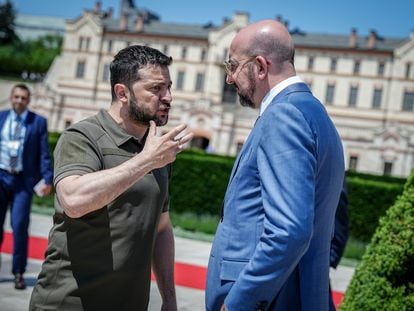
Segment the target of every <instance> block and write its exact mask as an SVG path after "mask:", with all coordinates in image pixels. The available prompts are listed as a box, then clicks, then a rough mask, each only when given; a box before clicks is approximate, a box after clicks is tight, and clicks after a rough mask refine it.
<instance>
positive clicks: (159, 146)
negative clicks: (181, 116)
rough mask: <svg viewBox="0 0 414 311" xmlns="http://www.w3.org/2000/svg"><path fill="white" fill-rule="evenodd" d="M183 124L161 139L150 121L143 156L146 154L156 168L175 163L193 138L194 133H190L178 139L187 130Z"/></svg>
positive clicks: (153, 123)
mask: <svg viewBox="0 0 414 311" xmlns="http://www.w3.org/2000/svg"><path fill="white" fill-rule="evenodd" d="M186 127H187V126H186V125H185V124H181V125H179V126H177V127H176V128H174V129H172V130H171V131H169V132H168V133H166V134H164V135H163V136H161V137H158V136H156V125H155V122H154V121H150V127H149V132H148V136H147V139H146V142H145V146H144V149H143V150H142V154H146V155H147V156H148V158H149V159H150V160H151V161H152V162H153V166H154V168H160V167H163V166H165V165H167V164H169V163H171V162H173V161H174V160H175V158H176V156H177V153H179V152H180V151H181V150H182V149H183V146H184V145H185V144H186V143H188V142H189V141H190V140H191V139H192V138H193V133H188V134H186V135H184V136H182V137H180V138H177V136H179V135H180V134H181V133H182V132H183V131H184V130H185V129H186Z"/></svg>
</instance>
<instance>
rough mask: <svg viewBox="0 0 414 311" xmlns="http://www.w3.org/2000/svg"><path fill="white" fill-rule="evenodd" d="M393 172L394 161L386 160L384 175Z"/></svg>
mask: <svg viewBox="0 0 414 311" xmlns="http://www.w3.org/2000/svg"><path fill="white" fill-rule="evenodd" d="M391 174H392V162H384V175H391Z"/></svg>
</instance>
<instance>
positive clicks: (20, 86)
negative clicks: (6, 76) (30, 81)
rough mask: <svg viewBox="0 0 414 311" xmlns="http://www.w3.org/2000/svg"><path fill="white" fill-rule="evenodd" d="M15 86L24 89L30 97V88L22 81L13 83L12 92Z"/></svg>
mask: <svg viewBox="0 0 414 311" xmlns="http://www.w3.org/2000/svg"><path fill="white" fill-rule="evenodd" d="M17 88H19V89H22V90H25V91H26V92H27V94H28V95H29V97H30V89H29V88H28V86H27V85H26V84H23V83H19V84H15V85H14V86H13V88H12V92H13V91H14V89H17Z"/></svg>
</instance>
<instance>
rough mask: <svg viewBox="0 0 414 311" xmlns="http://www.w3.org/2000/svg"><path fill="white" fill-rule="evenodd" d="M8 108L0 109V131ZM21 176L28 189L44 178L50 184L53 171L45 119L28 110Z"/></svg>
mask: <svg viewBox="0 0 414 311" xmlns="http://www.w3.org/2000/svg"><path fill="white" fill-rule="evenodd" d="M9 112H10V110H4V111H0V131H1V130H2V129H3V126H4V123H5V121H6V119H7V116H8V115H9ZM0 139H1V138H0ZM23 176H24V179H25V183H26V187H27V189H28V190H30V191H33V187H34V185H36V183H37V182H39V180H40V179H42V178H44V180H45V181H46V183H47V184H52V179H53V172H52V168H51V165H50V153H49V144H48V133H47V121H46V119H45V118H43V117H41V116H39V115H38V114H35V113H33V112H31V111H29V113H28V115H27V118H26V134H25V137H24V146H23Z"/></svg>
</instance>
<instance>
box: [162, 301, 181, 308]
mask: <svg viewBox="0 0 414 311" xmlns="http://www.w3.org/2000/svg"><path fill="white" fill-rule="evenodd" d="M161 311H177V303H176V301H175V300H174V301H170V302H163V303H162V306H161Z"/></svg>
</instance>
